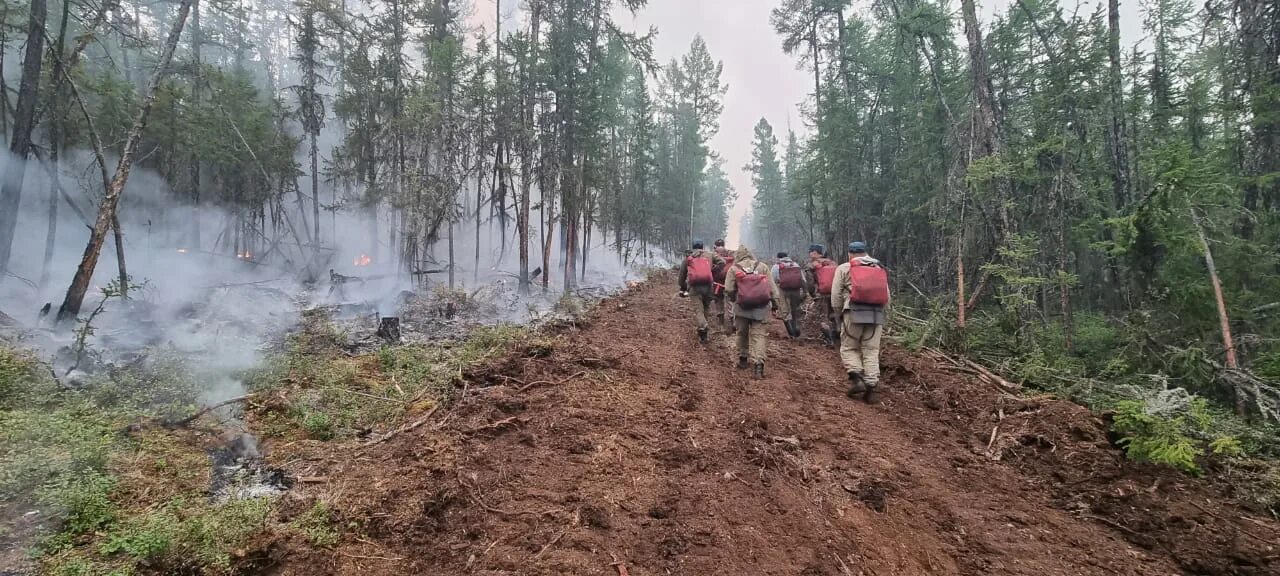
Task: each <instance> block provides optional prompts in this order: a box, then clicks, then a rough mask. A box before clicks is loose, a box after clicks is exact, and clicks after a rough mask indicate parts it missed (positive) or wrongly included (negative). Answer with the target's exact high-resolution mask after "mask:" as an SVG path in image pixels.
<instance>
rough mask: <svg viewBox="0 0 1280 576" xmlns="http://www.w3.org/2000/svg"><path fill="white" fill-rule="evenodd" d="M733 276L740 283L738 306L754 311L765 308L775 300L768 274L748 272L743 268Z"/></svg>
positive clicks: (739, 268)
mask: <svg viewBox="0 0 1280 576" xmlns="http://www.w3.org/2000/svg"><path fill="white" fill-rule="evenodd" d="M733 274H734V278H735V280H736V281H737V283H738V286H737V288H738V299H737V300H736V301H735V302H736V303H737V305H738V306H741V307H743V308H746V309H748V310H753V309H756V308H763V307H765V306H766V305H768V304H769V302H771V301H772V300H773V294H772V293H771V291H770V289H769V278H768V275H767V274H757V273H756V272H754V271H752V272H747V271H745V270H743V269H742V267H741V266H739V267H738V269H737V270H735V271H734V272H733Z"/></svg>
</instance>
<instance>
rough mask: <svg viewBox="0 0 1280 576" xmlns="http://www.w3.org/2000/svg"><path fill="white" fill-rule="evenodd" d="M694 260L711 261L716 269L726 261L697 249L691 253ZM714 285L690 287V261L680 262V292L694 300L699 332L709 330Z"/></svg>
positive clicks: (711, 253)
mask: <svg viewBox="0 0 1280 576" xmlns="http://www.w3.org/2000/svg"><path fill="white" fill-rule="evenodd" d="M689 256H690V257H693V258H704V259H706V260H710V261H711V265H712V266H713V267H714V266H716V265H717V264H720V265H723V264H724V259H722V258H720V257H719V256H716V255H715V253H713V252H709V251H707V250H703V249H700V248H699V249H697V250H694V251H693V252H691V253H689ZM712 287H713V284H703V285H695V286H690V285H689V259H688V258H685V259H684V260H682V261H681V262H680V290H681V291H683V292H688V293H689V296H690V297H691V298H692V299H693V317H694V319H695V321H696V322H697V324H698V330H699V331H701V330H706V329H707V316H708V315H710V313H711V300H712V298H713V294H712Z"/></svg>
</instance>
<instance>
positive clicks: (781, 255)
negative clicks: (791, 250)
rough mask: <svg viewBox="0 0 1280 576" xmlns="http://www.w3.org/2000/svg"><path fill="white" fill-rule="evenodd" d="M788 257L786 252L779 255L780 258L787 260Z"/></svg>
mask: <svg viewBox="0 0 1280 576" xmlns="http://www.w3.org/2000/svg"><path fill="white" fill-rule="evenodd" d="M786 257H787V253H786V252H779V253H778V258H786Z"/></svg>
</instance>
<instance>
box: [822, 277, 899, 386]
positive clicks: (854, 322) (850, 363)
mask: <svg viewBox="0 0 1280 576" xmlns="http://www.w3.org/2000/svg"><path fill="white" fill-rule="evenodd" d="M863 258H867V259H868V260H869V261H870V262H875V260H874V259H872V258H870V257H869V256H864V257H863ZM876 263H878V262H876ZM849 266H850V264H849V263H848V262H846V263H844V264H841V265H840V267H839V268H837V269H836V278H835V282H834V283H833V284H832V286H831V307H832V308H834V309H836V310H841V311H842V318H843V326H842V330H841V334H840V360H841V362H842V363H843V364H844V369H845V371H846V372H856V373H859V374H862V378H863V380H864V381H865V382H866V383H867V386H875V385H877V384H879V382H880V337H881V336H882V335H883V334H884V323H885V319H886V317H887V315H886V313H885V307H884V306H871V305H867V304H856V303H853V302H850V301H849V292H850V290H851V284H850V282H849Z"/></svg>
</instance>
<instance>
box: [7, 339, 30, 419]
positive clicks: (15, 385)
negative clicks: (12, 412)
mask: <svg viewBox="0 0 1280 576" xmlns="http://www.w3.org/2000/svg"><path fill="white" fill-rule="evenodd" d="M35 370H36V361H35V359H34V358H30V357H28V356H26V355H24V354H22V353H20V352H18V351H17V350H11V349H9V348H4V347H0V410H4V409H6V408H10V407H12V406H13V405H14V404H15V403H17V402H19V401H21V397H22V396H24V395H25V394H26V393H27V388H28V387H30V386H31V385H32V383H33V380H35V379H36V374H35Z"/></svg>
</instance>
